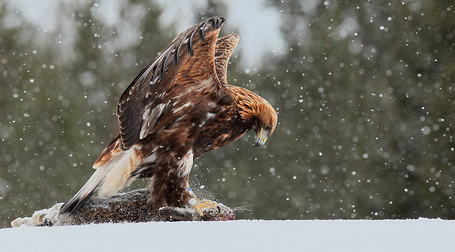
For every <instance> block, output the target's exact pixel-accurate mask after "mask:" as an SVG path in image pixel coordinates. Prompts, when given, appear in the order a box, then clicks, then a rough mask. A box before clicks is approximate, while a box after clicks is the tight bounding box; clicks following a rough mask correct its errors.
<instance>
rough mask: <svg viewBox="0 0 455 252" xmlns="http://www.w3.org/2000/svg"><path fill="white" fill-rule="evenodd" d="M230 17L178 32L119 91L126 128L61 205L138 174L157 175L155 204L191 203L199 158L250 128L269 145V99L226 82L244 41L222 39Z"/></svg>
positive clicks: (109, 190) (68, 209) (69, 207)
mask: <svg viewBox="0 0 455 252" xmlns="http://www.w3.org/2000/svg"><path fill="white" fill-rule="evenodd" d="M223 23H224V18H223V17H213V18H210V19H207V20H205V21H203V22H201V23H199V24H197V25H195V26H193V27H191V28H189V29H187V30H186V31H184V32H183V33H181V34H180V35H179V36H178V37H176V38H175V39H174V40H173V41H172V42H171V43H170V44H169V45H168V46H167V47H166V48H165V49H164V50H163V52H162V53H161V54H160V55H159V56H158V57H157V58H156V59H155V61H154V62H153V63H151V64H149V65H148V66H147V67H146V68H145V69H144V70H142V72H141V73H140V74H139V75H138V76H137V77H136V79H134V81H133V82H132V83H131V85H130V86H129V87H128V88H127V89H126V90H125V92H124V93H123V95H122V96H121V98H120V101H119V104H118V108H117V115H118V118H119V123H120V132H119V133H118V135H117V136H116V137H115V138H114V139H113V140H112V141H111V143H110V144H109V145H108V147H107V148H106V149H105V150H104V151H103V152H102V153H101V155H100V156H99V158H98V159H97V160H96V162H95V164H94V165H93V167H94V168H95V169H96V171H95V173H94V174H93V175H92V176H91V177H90V179H89V180H88V181H87V183H86V184H85V185H84V186H83V187H82V189H81V190H80V191H79V192H78V193H77V194H76V195H75V196H74V197H73V198H72V199H71V200H70V201H69V202H67V203H66V204H65V205H64V206H63V207H62V208H61V210H60V212H61V213H72V212H74V211H75V210H77V209H78V208H79V207H80V206H81V205H82V204H83V203H84V202H85V200H87V199H88V198H89V197H90V196H91V195H92V194H93V193H94V191H95V190H96V189H97V188H99V194H100V195H111V194H114V193H116V192H118V191H119V190H121V189H123V188H124V187H125V186H127V185H129V184H130V183H131V182H132V181H133V180H134V179H135V178H138V177H140V178H150V179H151V183H150V187H151V189H152V194H151V195H150V199H151V200H152V202H153V209H154V210H157V209H158V208H159V207H161V206H175V207H183V206H188V202H189V201H190V199H191V198H192V197H194V195H193V194H191V193H190V192H189V191H188V186H189V184H188V177H189V173H190V170H191V167H192V165H193V159H194V158H196V157H198V156H199V155H201V154H202V153H205V152H207V151H210V150H214V149H217V148H219V147H222V146H225V145H227V144H229V143H231V142H233V141H235V140H237V139H239V138H240V137H242V136H243V135H244V134H245V133H246V132H247V131H248V130H250V129H253V130H255V131H256V134H257V136H256V143H255V146H262V145H263V144H264V143H265V141H266V140H267V137H269V136H270V135H271V134H272V133H273V131H274V129H275V127H276V123H277V115H276V112H275V110H274V109H273V108H272V106H271V105H270V104H269V103H268V102H267V101H266V100H264V99H263V98H261V97H260V96H258V95H256V94H255V93H253V92H251V91H249V90H246V89H244V88H240V87H236V86H231V85H228V84H227V81H226V71H227V66H228V63H229V58H230V56H231V54H232V51H233V50H234V48H235V46H236V45H237V43H238V41H239V36H238V35H236V34H231V35H228V36H225V37H222V38H218V33H219V30H220V28H221V26H222V25H223Z"/></svg>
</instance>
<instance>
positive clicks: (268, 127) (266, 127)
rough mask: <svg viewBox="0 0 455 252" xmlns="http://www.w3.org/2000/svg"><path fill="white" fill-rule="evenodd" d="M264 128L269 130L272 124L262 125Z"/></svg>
mask: <svg viewBox="0 0 455 252" xmlns="http://www.w3.org/2000/svg"><path fill="white" fill-rule="evenodd" d="M264 129H266V130H271V129H272V126H270V125H266V126H265V127H264Z"/></svg>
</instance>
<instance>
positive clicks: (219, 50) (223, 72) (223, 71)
mask: <svg viewBox="0 0 455 252" xmlns="http://www.w3.org/2000/svg"><path fill="white" fill-rule="evenodd" d="M239 40H240V36H239V35H237V34H231V35H228V36H225V37H222V38H219V39H218V40H217V42H216V47H215V69H216V74H217V76H218V79H219V80H220V82H221V83H222V84H225V85H227V68H228V65H229V59H230V58H231V55H232V52H233V51H234V49H235V47H236V46H237V44H238V43H239Z"/></svg>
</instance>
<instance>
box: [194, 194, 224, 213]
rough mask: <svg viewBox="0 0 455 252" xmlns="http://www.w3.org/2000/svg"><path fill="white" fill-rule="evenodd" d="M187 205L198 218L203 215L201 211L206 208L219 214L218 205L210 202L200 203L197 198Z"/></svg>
mask: <svg viewBox="0 0 455 252" xmlns="http://www.w3.org/2000/svg"><path fill="white" fill-rule="evenodd" d="M189 203H190V205H191V206H192V207H193V208H194V210H196V212H197V213H198V214H199V215H200V216H202V215H204V213H202V210H203V209H206V208H213V209H217V210H218V212H221V210H220V207H219V206H218V204H217V203H216V202H213V201H211V200H205V201H201V200H199V199H198V198H192V199H191V200H190V202H189Z"/></svg>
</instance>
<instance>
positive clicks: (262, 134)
mask: <svg viewBox="0 0 455 252" xmlns="http://www.w3.org/2000/svg"><path fill="white" fill-rule="evenodd" d="M268 135H269V134H268V132H267V130H264V129H262V128H261V130H260V131H259V132H257V134H256V142H255V143H254V144H253V146H254V147H262V146H264V144H265V142H267V136H268Z"/></svg>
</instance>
